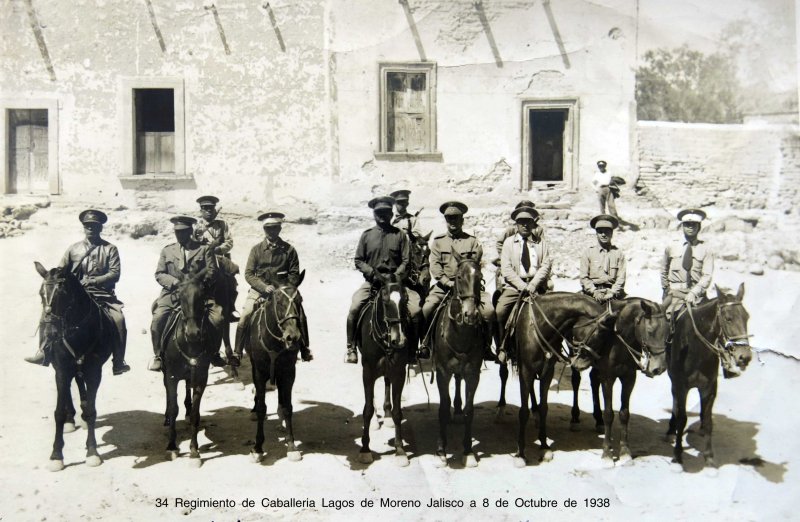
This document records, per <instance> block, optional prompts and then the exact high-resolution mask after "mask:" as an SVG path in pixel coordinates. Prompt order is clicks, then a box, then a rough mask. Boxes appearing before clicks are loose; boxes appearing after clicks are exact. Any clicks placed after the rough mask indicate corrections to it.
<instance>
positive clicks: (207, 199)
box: [197, 196, 219, 207]
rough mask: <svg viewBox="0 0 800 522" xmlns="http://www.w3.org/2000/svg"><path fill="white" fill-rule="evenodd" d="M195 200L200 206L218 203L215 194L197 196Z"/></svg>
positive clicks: (211, 205)
mask: <svg viewBox="0 0 800 522" xmlns="http://www.w3.org/2000/svg"><path fill="white" fill-rule="evenodd" d="M197 202H198V203H200V206H201V207H207V206H208V207H213V206H216V204H217V203H219V198H218V197H216V196H200V197H199V198H197Z"/></svg>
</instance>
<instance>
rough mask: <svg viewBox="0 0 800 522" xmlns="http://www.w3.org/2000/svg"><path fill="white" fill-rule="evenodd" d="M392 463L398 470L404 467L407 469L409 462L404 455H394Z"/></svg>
mask: <svg viewBox="0 0 800 522" xmlns="http://www.w3.org/2000/svg"><path fill="white" fill-rule="evenodd" d="M394 463H395V464H396V465H397V467H399V468H405V467H408V465H409V464H410V462H409V460H408V457H407V456H406V455H395V457H394Z"/></svg>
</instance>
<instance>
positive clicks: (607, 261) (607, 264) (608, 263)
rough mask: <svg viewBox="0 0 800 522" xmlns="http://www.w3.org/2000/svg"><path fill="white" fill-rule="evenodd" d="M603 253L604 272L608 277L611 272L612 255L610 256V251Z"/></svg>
mask: <svg viewBox="0 0 800 522" xmlns="http://www.w3.org/2000/svg"><path fill="white" fill-rule="evenodd" d="M602 252H603V258H604V259H603V272H605V273H606V275H608V274H609V273H610V272H611V254H609V252H608V250H602Z"/></svg>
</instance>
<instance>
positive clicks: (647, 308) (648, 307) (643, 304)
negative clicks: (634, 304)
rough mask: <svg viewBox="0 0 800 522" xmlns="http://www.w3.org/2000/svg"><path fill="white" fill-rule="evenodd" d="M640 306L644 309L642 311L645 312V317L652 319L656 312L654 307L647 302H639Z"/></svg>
mask: <svg viewBox="0 0 800 522" xmlns="http://www.w3.org/2000/svg"><path fill="white" fill-rule="evenodd" d="M639 305H640V306H641V307H642V310H644V315H645V317H650V316H651V315H653V312H655V310H653V306H652V305H651V304H650V303H649V302H647V301H645V300H642V301H639Z"/></svg>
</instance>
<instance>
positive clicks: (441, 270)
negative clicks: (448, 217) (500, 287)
mask: <svg viewBox="0 0 800 522" xmlns="http://www.w3.org/2000/svg"><path fill="white" fill-rule="evenodd" d="M453 252H455V253H456V254H457V255H458V256H459V257H460V258H462V259H465V258H467V257H471V258H472V259H475V260H476V261H478V262H479V263H480V261H481V259H482V258H483V247H481V244H480V242H479V241H478V240H477V239H476V238H475V237H474V236H471V235H469V234H467V233H466V232H464V231H463V230H462V231H461V232H458V233H456V234H453V235H451V234H450V233H449V232H447V233H445V234H441V235H438V236H436V237H435V238H433V243H432V244H431V257H430V260H431V277H432V278H433V279H435V280H436V281H439V283H441V284H442V285H444V284H446V283H448V282H449V281H454V282H455V277H456V271H457V270H458V262H457V261H456V260H455V259H454V258H453Z"/></svg>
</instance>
